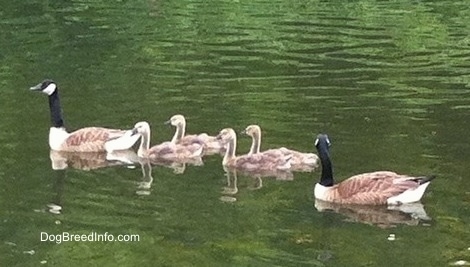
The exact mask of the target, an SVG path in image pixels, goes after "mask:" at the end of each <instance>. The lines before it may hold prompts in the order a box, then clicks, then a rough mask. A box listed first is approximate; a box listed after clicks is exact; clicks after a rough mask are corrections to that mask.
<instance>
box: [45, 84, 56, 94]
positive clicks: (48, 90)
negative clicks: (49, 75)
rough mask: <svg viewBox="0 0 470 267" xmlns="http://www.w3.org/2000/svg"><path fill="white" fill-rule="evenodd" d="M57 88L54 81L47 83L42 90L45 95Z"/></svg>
mask: <svg viewBox="0 0 470 267" xmlns="http://www.w3.org/2000/svg"><path fill="white" fill-rule="evenodd" d="M56 88H57V85H55V83H51V84H49V85H48V86H47V87H46V88H44V90H42V92H43V93H45V94H47V95H52V94H53V93H54V92H55V89H56Z"/></svg>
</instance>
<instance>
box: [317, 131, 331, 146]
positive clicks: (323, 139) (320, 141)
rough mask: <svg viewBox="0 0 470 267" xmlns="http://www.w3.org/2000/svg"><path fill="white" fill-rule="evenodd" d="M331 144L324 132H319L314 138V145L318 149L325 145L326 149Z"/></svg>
mask: <svg viewBox="0 0 470 267" xmlns="http://www.w3.org/2000/svg"><path fill="white" fill-rule="evenodd" d="M330 146H331V142H330V139H329V138H328V135H326V134H319V135H318V136H317V139H316V140H315V147H316V148H317V149H318V148H320V147H326V148H327V149H328V148H329V147H330Z"/></svg>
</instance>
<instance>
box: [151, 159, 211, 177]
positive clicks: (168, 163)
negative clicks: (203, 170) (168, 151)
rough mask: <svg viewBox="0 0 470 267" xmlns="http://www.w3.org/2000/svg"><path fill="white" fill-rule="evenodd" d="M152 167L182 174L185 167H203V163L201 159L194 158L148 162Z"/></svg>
mask: <svg viewBox="0 0 470 267" xmlns="http://www.w3.org/2000/svg"><path fill="white" fill-rule="evenodd" d="M150 163H151V164H152V165H157V166H163V167H166V168H170V169H172V170H173V173H175V174H183V173H184V172H185V171H186V166H187V165H190V166H203V165H204V162H203V161H202V157H194V158H185V159H172V160H165V159H160V158H159V159H152V160H151V161H150Z"/></svg>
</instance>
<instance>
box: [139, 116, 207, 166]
mask: <svg viewBox="0 0 470 267" xmlns="http://www.w3.org/2000/svg"><path fill="white" fill-rule="evenodd" d="M132 134H133V135H140V136H142V140H141V142H140V146H139V149H138V151H137V155H138V156H139V157H142V158H149V159H156V160H158V159H164V160H178V159H187V158H197V157H200V156H201V155H202V153H203V146H202V145H201V144H196V143H195V144H192V145H186V146H184V145H178V144H174V143H172V142H164V143H161V144H159V145H155V146H153V147H150V125H149V124H148V123H147V122H145V121H142V122H138V123H136V124H135V126H134V129H132Z"/></svg>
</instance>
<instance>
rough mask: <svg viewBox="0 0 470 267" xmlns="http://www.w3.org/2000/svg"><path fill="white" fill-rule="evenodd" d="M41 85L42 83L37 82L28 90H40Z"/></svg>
mask: <svg viewBox="0 0 470 267" xmlns="http://www.w3.org/2000/svg"><path fill="white" fill-rule="evenodd" d="M41 85H42V83H39V84H37V85H35V86H33V87H30V88H29V90H30V91H41Z"/></svg>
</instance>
